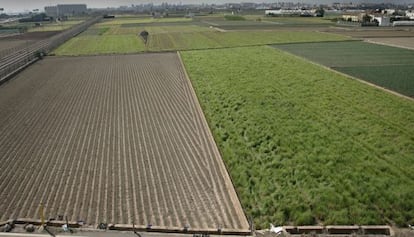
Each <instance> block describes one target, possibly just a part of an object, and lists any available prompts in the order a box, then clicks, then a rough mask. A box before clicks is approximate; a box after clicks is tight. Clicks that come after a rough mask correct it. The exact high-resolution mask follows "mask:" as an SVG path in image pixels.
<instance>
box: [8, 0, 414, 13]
mask: <svg viewBox="0 0 414 237" xmlns="http://www.w3.org/2000/svg"><path fill="white" fill-rule="evenodd" d="M279 1H280V2H289V1H290V2H306V3H309V2H318V3H329V2H359V1H361V0H0V8H4V11H5V12H22V11H31V10H33V9H40V10H41V11H43V8H44V6H50V5H57V4H65V3H67V4H71V3H85V4H87V5H88V8H102V7H118V6H125V5H128V6H130V5H131V4H141V3H150V2H152V3H154V4H159V3H162V2H168V3H180V2H181V3H183V4H186V3H209V4H211V3H226V2H256V3H260V2H279ZM365 1H369V2H397V1H398V2H413V1H414V0H365Z"/></svg>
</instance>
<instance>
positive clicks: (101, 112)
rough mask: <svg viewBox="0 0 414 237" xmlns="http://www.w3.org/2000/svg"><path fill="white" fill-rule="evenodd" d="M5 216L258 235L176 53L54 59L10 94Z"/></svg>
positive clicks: (3, 95) (3, 126) (1, 130)
mask: <svg viewBox="0 0 414 237" xmlns="http://www.w3.org/2000/svg"><path fill="white" fill-rule="evenodd" d="M0 148H1V149H0V170H1V172H0V200H1V202H0V220H7V219H9V218H35V219H39V214H38V207H39V204H40V203H43V204H44V206H45V213H46V217H56V216H57V215H67V216H68V218H69V220H72V221H77V220H83V221H85V222H86V223H88V224H97V223H100V222H107V223H125V224H126V223H132V222H135V224H137V225H147V224H152V225H154V226H161V227H165V228H170V227H179V228H182V227H183V226H184V225H189V226H190V228H197V229H207V228H214V229H216V228H218V227H221V228H223V229H226V228H228V229H243V230H246V229H247V228H248V225H247V221H246V218H245V216H244V214H243V211H242V209H241V205H240V203H239V201H238V198H237V196H236V193H235V191H234V188H233V186H232V183H231V181H230V178H229V176H228V174H227V172H226V169H225V166H224V163H223V161H222V160H221V157H220V154H219V152H218V150H217V147H216V145H215V143H214V141H213V139H212V136H211V134H210V131H209V128H208V126H207V123H206V121H205V119H204V115H203V114H202V112H201V109H200V107H199V105H198V101H197V99H196V97H195V94H194V92H193V90H192V87H191V85H190V82H189V81H188V80H187V79H186V76H185V72H184V70H183V68H182V65H181V63H180V60H179V58H178V56H177V54H175V53H170V54H146V55H127V56H104V57H77V58H47V59H45V60H43V61H41V62H39V63H37V64H35V65H33V66H32V67H30V68H29V69H28V70H25V71H24V72H22V73H21V74H19V75H18V76H17V78H14V79H12V80H11V81H9V82H8V83H5V84H3V85H2V86H1V87H0Z"/></svg>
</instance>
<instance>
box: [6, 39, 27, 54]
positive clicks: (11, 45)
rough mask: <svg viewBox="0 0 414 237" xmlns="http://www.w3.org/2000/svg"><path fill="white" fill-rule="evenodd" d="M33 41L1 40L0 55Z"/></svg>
mask: <svg viewBox="0 0 414 237" xmlns="http://www.w3.org/2000/svg"><path fill="white" fill-rule="evenodd" d="M30 42H31V41H27V42H26V40H1V39H0V53H1V52H2V51H5V50H8V49H11V48H14V47H18V46H22V45H25V44H26V43H30Z"/></svg>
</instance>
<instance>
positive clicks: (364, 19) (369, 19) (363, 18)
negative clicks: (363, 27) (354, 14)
mask: <svg viewBox="0 0 414 237" xmlns="http://www.w3.org/2000/svg"><path fill="white" fill-rule="evenodd" d="M371 19H372V17H371V16H370V15H368V14H365V15H363V16H362V22H364V23H366V22H371Z"/></svg>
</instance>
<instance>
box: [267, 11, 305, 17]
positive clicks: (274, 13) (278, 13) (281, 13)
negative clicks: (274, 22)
mask: <svg viewBox="0 0 414 237" xmlns="http://www.w3.org/2000/svg"><path fill="white" fill-rule="evenodd" d="M265 15H266V16H312V15H313V13H312V11H311V10H302V9H278V10H265Z"/></svg>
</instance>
